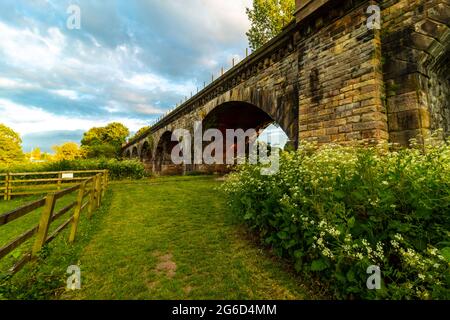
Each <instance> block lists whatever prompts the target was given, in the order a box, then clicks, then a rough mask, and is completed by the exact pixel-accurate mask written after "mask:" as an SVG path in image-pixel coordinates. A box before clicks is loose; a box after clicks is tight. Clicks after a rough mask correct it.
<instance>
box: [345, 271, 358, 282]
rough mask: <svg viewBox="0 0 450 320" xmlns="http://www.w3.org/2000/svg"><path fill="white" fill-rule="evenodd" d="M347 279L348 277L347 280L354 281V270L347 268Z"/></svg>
mask: <svg viewBox="0 0 450 320" xmlns="http://www.w3.org/2000/svg"><path fill="white" fill-rule="evenodd" d="M347 279H348V281H350V282H353V281H355V279H356V277H355V272H354V271H353V270H349V271H348V272H347Z"/></svg>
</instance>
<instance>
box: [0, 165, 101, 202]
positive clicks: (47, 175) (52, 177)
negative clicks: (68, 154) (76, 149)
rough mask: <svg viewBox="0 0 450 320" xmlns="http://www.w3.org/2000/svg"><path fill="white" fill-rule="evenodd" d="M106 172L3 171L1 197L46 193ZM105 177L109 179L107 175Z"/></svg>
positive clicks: (0, 184)
mask: <svg viewBox="0 0 450 320" xmlns="http://www.w3.org/2000/svg"><path fill="white" fill-rule="evenodd" d="M104 172H105V170H85V171H53V172H25V173H1V174H0V197H3V199H4V200H11V198H12V197H14V196H26V195H35V194H46V193H49V192H52V191H55V190H61V189H62V188H63V187H67V186H73V185H76V184H78V183H80V181H83V180H86V178H87V177H90V176H92V175H95V174H99V173H104ZM105 178H106V179H107V175H105ZM2 185H3V186H2Z"/></svg>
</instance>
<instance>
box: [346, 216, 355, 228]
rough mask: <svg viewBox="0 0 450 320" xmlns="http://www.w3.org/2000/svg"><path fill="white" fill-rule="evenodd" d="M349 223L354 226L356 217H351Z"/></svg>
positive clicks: (351, 226)
mask: <svg viewBox="0 0 450 320" xmlns="http://www.w3.org/2000/svg"><path fill="white" fill-rule="evenodd" d="M347 223H348V226H349V227H350V228H353V226H354V225H355V217H351V218H350V219H348V222H347Z"/></svg>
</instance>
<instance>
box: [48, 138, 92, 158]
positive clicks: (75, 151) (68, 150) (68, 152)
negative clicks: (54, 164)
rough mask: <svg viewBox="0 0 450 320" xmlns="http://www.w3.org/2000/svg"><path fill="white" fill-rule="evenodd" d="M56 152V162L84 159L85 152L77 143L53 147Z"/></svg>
mask: <svg viewBox="0 0 450 320" xmlns="http://www.w3.org/2000/svg"><path fill="white" fill-rule="evenodd" d="M52 149H53V150H54V151H55V156H54V160H56V161H60V160H75V159H81V158H83V157H84V155H85V152H84V150H83V149H81V148H80V146H79V145H78V144H77V143H75V142H66V143H63V144H62V145H60V146H53V148H52Z"/></svg>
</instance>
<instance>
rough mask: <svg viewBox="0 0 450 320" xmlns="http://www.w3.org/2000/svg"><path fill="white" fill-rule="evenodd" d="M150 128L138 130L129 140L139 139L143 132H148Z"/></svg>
mask: <svg viewBox="0 0 450 320" xmlns="http://www.w3.org/2000/svg"><path fill="white" fill-rule="evenodd" d="M150 128H151V127H150V126H145V127H142V128H140V129H139V130H138V131H137V132H136V133H135V134H134V136H133V137H132V138H131V139H130V140H133V139H135V138H137V137H139V136H140V135H141V134H143V133H144V132H146V131H148V130H150Z"/></svg>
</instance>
